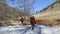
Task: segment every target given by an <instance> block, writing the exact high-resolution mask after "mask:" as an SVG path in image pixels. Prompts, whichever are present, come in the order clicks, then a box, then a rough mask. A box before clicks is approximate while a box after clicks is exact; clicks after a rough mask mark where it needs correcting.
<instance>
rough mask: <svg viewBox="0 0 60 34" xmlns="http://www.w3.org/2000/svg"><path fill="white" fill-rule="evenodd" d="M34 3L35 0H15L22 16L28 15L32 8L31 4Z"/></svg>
mask: <svg viewBox="0 0 60 34" xmlns="http://www.w3.org/2000/svg"><path fill="white" fill-rule="evenodd" d="M34 3H35V0H17V4H18V5H19V6H17V8H19V9H20V11H23V12H24V14H23V16H26V15H29V13H30V12H31V11H32V9H33V7H32V6H33V4H34Z"/></svg>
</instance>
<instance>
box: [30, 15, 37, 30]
mask: <svg viewBox="0 0 60 34" xmlns="http://www.w3.org/2000/svg"><path fill="white" fill-rule="evenodd" d="M30 23H31V25H32V30H33V29H34V26H35V24H36V20H35V18H34V16H32V17H30Z"/></svg>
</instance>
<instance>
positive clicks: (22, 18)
mask: <svg viewBox="0 0 60 34" xmlns="http://www.w3.org/2000/svg"><path fill="white" fill-rule="evenodd" d="M24 20H25V18H24V17H23V16H22V17H21V18H20V21H21V23H22V24H23V22H24Z"/></svg>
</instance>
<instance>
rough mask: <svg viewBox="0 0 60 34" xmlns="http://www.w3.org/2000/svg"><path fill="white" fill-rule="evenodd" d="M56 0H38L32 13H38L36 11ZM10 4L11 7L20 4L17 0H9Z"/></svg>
mask: <svg viewBox="0 0 60 34" xmlns="http://www.w3.org/2000/svg"><path fill="white" fill-rule="evenodd" d="M55 1H56V0H36V1H35V3H34V5H33V8H34V9H33V10H34V11H33V12H32V13H36V11H39V10H42V9H43V8H45V7H47V6H49V5H50V4H52V3H53V2H55ZM8 2H9V3H8V5H10V6H11V7H16V6H18V5H17V4H15V3H16V0H14V2H11V1H8Z"/></svg>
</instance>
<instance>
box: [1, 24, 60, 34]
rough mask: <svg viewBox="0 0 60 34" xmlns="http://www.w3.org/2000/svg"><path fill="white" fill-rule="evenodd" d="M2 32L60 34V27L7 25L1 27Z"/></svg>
mask: <svg viewBox="0 0 60 34" xmlns="http://www.w3.org/2000/svg"><path fill="white" fill-rule="evenodd" d="M0 34H60V27H47V26H43V25H35V27H34V30H32V29H31V25H26V26H6V27H0Z"/></svg>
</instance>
